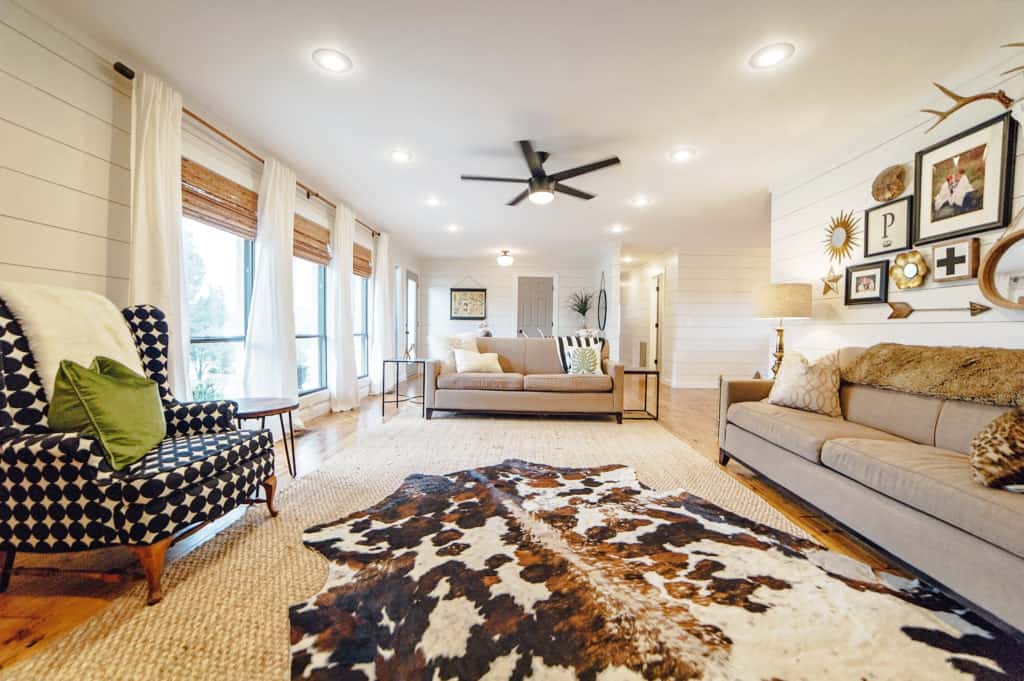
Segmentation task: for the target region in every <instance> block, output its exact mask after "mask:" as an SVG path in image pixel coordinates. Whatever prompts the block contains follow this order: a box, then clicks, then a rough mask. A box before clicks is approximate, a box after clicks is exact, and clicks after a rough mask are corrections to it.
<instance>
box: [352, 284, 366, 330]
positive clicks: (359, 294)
mask: <svg viewBox="0 0 1024 681" xmlns="http://www.w3.org/2000/svg"><path fill="white" fill-rule="evenodd" d="M351 289H352V290H351V294H352V332H353V333H357V334H359V333H366V280H365V279H363V278H362V277H357V276H356V275H354V274H353V275H352V286H351Z"/></svg>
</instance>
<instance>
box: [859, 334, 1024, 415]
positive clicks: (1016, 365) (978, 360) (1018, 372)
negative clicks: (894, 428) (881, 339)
mask: <svg viewBox="0 0 1024 681" xmlns="http://www.w3.org/2000/svg"><path fill="white" fill-rule="evenodd" d="M843 380H844V381H846V382H847V383H858V384H861V385H869V386H873V387H875V388H883V389H885V390H897V391H899V392H905V393H913V394H915V395H925V396H927V397H939V398H943V399H951V400H966V401H969V402H981V403H984V404H995V405H999V406H1006V407H1013V406H1024V350H1009V349H1004V348H965V347H934V346H927V345H899V344H897V343H880V344H878V345H873V346H871V347H870V348H868V349H867V350H865V351H864V353H863V354H862V355H861V356H860V357H858V358H857V359H856V360H854V362H853V363H852V364H851V365H850V366H849V367H848V368H847V369H846V370H844V371H843Z"/></svg>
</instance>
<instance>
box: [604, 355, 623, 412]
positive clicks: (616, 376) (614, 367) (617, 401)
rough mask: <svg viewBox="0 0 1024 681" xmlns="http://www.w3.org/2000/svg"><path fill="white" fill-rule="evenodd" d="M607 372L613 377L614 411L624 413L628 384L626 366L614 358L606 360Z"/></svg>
mask: <svg viewBox="0 0 1024 681" xmlns="http://www.w3.org/2000/svg"><path fill="white" fill-rule="evenodd" d="M604 370H605V373H606V374H608V375H609V376H611V379H612V411H616V412H618V413H620V414H621V413H622V399H623V397H622V396H623V394H625V386H626V374H625V370H626V367H625V366H624V365H623V364H622V362H616V361H615V360H613V359H606V360H604Z"/></svg>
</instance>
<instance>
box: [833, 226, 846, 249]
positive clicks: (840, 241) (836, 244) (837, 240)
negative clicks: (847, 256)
mask: <svg viewBox="0 0 1024 681" xmlns="http://www.w3.org/2000/svg"><path fill="white" fill-rule="evenodd" d="M845 243H846V228H844V227H836V228H835V229H834V230H832V248H842V246H843V245H844V244H845Z"/></svg>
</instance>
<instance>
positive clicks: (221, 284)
mask: <svg viewBox="0 0 1024 681" xmlns="http://www.w3.org/2000/svg"><path fill="white" fill-rule="evenodd" d="M183 225H184V244H183V245H184V249H185V285H186V291H187V294H188V317H189V320H188V321H189V332H190V333H191V335H192V337H193V338H197V337H204V336H205V337H210V336H236V337H237V336H244V335H245V239H242V238H241V237H237V236H235V235H233V234H228V233H227V232H225V231H223V230H220V229H217V228H216V227H210V226H209V225H204V224H203V223H202V222H199V221H197V220H192V219H190V218H184V219H183Z"/></svg>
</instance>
